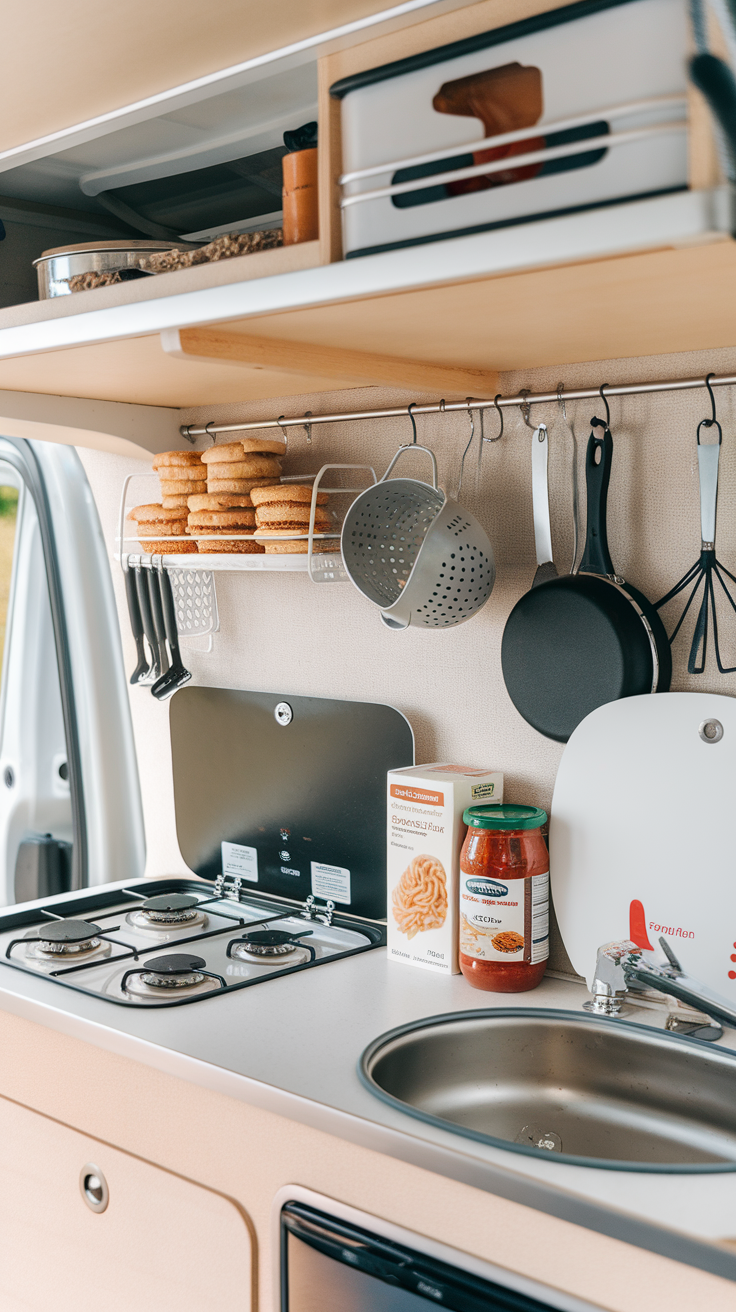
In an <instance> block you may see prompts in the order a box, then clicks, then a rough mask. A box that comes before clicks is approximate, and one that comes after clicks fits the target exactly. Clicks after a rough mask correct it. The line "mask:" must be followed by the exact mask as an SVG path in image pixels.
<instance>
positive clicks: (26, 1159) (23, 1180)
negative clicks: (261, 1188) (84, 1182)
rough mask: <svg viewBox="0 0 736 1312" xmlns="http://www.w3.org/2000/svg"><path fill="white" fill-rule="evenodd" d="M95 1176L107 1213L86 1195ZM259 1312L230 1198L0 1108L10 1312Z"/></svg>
mask: <svg viewBox="0 0 736 1312" xmlns="http://www.w3.org/2000/svg"><path fill="white" fill-rule="evenodd" d="M165 1114H166V1112H165V1109H162V1115H164V1116H165ZM92 1166H94V1167H97V1168H98V1169H99V1170H100V1171H101V1172H102V1174H103V1176H104V1179H105V1181H106V1184H107V1189H108V1193H109V1200H108V1202H107V1206H106V1207H105V1210H104V1211H98V1212H95V1211H93V1210H92V1209H91V1208H90V1207H89V1205H88V1204H87V1202H86V1201H85V1199H84V1197H83V1194H82V1188H81V1187H80V1174H81V1173H82V1172H83V1170H84V1168H85V1167H86V1168H87V1172H86V1173H87V1174H88V1175H89V1174H91V1173H92V1172H91V1171H90V1170H89V1168H90V1167H92ZM89 1185H90V1186H91V1188H92V1189H93V1190H95V1188H96V1183H95V1181H94V1180H91V1181H89ZM96 1192H97V1194H100V1192H101V1191H100V1190H99V1189H97V1190H96ZM92 1201H95V1194H94V1193H93V1194H92ZM103 1202H104V1195H103ZM253 1306H254V1299H253V1297H252V1252H251V1237H250V1231H249V1228H248V1222H247V1220H246V1218H245V1216H244V1214H243V1213H242V1212H241V1211H240V1210H239V1208H238V1207H237V1206H236V1204H234V1203H233V1202H231V1200H230V1199H228V1198H225V1197H223V1195H221V1194H217V1193H214V1192H213V1191H212V1190H210V1189H205V1188H203V1187H202V1186H200V1185H197V1184H192V1183H191V1182H190V1181H188V1180H183V1179H181V1178H180V1177H179V1176H176V1175H172V1174H171V1173H170V1172H169V1171H164V1170H162V1169H161V1168H160V1167H157V1166H153V1165H152V1164H151V1163H150V1162H145V1161H142V1160H140V1159H139V1158H136V1157H131V1156H130V1155H129V1154H128V1153H125V1152H121V1151H119V1150H118V1149H116V1148H109V1147H107V1146H106V1145H105V1144H102V1143H100V1142H99V1141H98V1140H95V1139H89V1138H87V1137H86V1135H84V1134H79V1133H78V1132H77V1131H76V1130H70V1129H68V1127H67V1126H65V1125H59V1124H58V1123H57V1122H56V1121H52V1120H49V1119H48V1118H47V1117H46V1116H41V1115H39V1113H38V1112H33V1111H29V1110H28V1108H26V1107H21V1106H19V1105H18V1104H17V1103H12V1102H9V1101H7V1099H5V1098H0V1308H2V1312H48V1310H49V1309H50V1308H53V1309H54V1312H80V1309H82V1308H85V1309H86V1308H104V1312H131V1309H134V1308H140V1309H148V1308H155V1309H156V1312H181V1310H182V1308H192V1309H198V1310H201V1312H205V1310H206V1309H210V1308H228V1309H232V1312H250V1309H251V1308H252V1307H253Z"/></svg>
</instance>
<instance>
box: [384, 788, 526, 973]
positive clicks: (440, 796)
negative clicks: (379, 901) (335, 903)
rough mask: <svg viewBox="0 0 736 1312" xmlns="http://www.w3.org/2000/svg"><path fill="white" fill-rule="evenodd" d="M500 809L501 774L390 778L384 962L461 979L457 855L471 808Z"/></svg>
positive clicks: (458, 858)
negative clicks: (489, 806)
mask: <svg viewBox="0 0 736 1312" xmlns="http://www.w3.org/2000/svg"><path fill="white" fill-rule="evenodd" d="M502 801H503V774H501V773H500V771H498V770H487V769H481V768H479V767H476V766H470V765H447V764H443V763H440V762H437V763H434V764H430V765H416V766H407V767H406V768H403V769H400V770H390V771H389V774H388V808H387V815H388V835H387V844H386V846H387V863H386V868H387V874H388V898H387V902H388V912H387V915H388V929H387V941H388V955H389V957H390V958H391V959H392V960H393V961H403V962H405V963H406V964H407V965H409V966H421V967H422V968H423V969H424V970H436V971H439V972H440V973H441V974H443V975H457V974H458V973H459V967H458V961H457V915H458V911H457V907H458V875H459V862H460V849H461V847H462V845H463V838H464V837H465V825H464V824H463V812H464V810H465V808H466V807H468V806H478V805H480V804H481V803H483V802H502Z"/></svg>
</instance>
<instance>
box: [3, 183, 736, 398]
mask: <svg viewBox="0 0 736 1312" xmlns="http://www.w3.org/2000/svg"><path fill="white" fill-rule="evenodd" d="M731 204H732V196H731V192H730V190H729V189H728V188H725V187H720V188H716V189H713V190H703V191H684V192H681V193H678V194H675V195H670V196H662V197H658V198H656V199H652V200H646V201H637V202H632V203H628V204H621V205H616V206H611V207H608V208H606V209H603V210H600V211H597V212H595V213H582V214H573V215H565V216H564V217H561V218H557V219H547V220H544V221H542V222H538V223H534V224H526V225H521V226H519V227H512V228H506V229H503V230H500V231H496V232H490V233H480V234H476V235H473V236H468V237H462V238H457V239H454V240H452V241H445V242H435V243H432V244H428V245H426V246H415V247H412V248H411V249H408V250H400V251H391V252H387V253H384V254H380V255H374V256H367V257H364V258H361V259H355V260H349V261H345V262H340V263H334V264H328V265H321V266H320V265H318V260H319V250H318V244H317V243H308V244H305V245H304V246H292V247H288V248H283V249H279V250H273V251H265V252H261V253H259V254H255V255H249V256H245V257H241V258H240V259H236V260H231V261H222V262H221V263H220V264H216V265H206V266H199V267H198V268H194V269H190V270H184V271H179V272H175V273H168V274H161V275H158V276H157V277H155V278H150V279H144V280H140V281H137V282H132V283H128V284H124V285H122V286H119V287H111V288H103V289H100V290H97V291H92V292H82V293H78V294H76V295H75V296H70V297H62V298H59V300H58V302H42V303H40V304H33V305H28V306H18V307H14V308H13V309H9V310H5V311H2V312H0V389H3V388H4V389H8V390H10V391H24V392H39V393H46V394H49V393H51V394H56V395H60V396H77V397H89V398H95V399H106V400H114V401H128V402H138V403H144V404H147V405H151V406H179V407H182V406H198V405H208V404H214V403H216V402H223V401H248V400H254V399H264V398H268V397H271V396H283V395H287V394H293V395H298V394H300V393H304V392H308V391H311V392H314V391H323V390H324V391H327V390H330V389H344V388H345V387H350V386H365V385H366V384H377V385H381V384H383V385H389V386H393V387H404V388H406V389H408V390H415V391H419V390H422V391H424V392H430V393H436V394H437V395H438V396H441V395H447V396H451V395H454V396H463V397H464V396H467V395H476V396H493V395H494V392H495V390H497V380H496V371H497V370H510V369H519V368H532V367H535V366H539V365H551V364H567V363H573V362H577V361H580V360H595V359H607V358H612V357H625V356H629V357H631V356H640V355H651V354H660V353H667V352H673V351H685V350H699V349H706V348H708V349H714V348H717V347H720V346H730V345H733V344H734V329H733V290H732V289H733V286H734V278H736V245H735V244H734V242H733V240H732V239H731V235H730V234H731V227H732V217H731Z"/></svg>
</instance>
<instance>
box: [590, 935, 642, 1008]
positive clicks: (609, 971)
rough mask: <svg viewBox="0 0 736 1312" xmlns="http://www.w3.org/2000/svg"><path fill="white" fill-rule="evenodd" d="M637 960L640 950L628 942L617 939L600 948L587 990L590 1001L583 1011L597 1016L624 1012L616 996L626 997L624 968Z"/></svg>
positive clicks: (634, 944)
mask: <svg viewBox="0 0 736 1312" xmlns="http://www.w3.org/2000/svg"><path fill="white" fill-rule="evenodd" d="M640 956H641V948H640V947H638V946H637V944H636V943H633V942H632V941H631V939H617V940H614V941H613V942H611V943H604V944H603V945H602V946H601V947H599V949H598V956H597V959H596V963H595V974H594V976H593V984H592V986H591V990H590V991H591V993H592V995H593V997H592V999H591V1000H590V1002H584V1003H583V1008H584V1010H585V1011H592V1012H593V1014H594V1015H596V1016H621V1015H622V1014H623V1011H622V1007H621V1003H620V1001H619V998H618V996H617V995H618V994H619V993H626V976H625V974H624V964H625V963H627V962H631V961H632V960H638V959H639V957H640Z"/></svg>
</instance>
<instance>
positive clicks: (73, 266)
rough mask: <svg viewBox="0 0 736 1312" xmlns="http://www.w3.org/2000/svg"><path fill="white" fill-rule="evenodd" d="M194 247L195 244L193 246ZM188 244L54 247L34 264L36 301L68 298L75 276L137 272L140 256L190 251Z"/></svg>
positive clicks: (95, 243) (146, 242)
mask: <svg viewBox="0 0 736 1312" xmlns="http://www.w3.org/2000/svg"><path fill="white" fill-rule="evenodd" d="M194 244H195V245H197V244H198V243H194ZM191 246H192V243H191V242H175V241H154V240H153V239H146V240H144V241H91V242H82V243H81V245H78V246H57V247H55V248H54V249H53V250H50V251H44V252H43V255H41V256H39V258H38V259H37V260H34V261H33V267H34V268H35V270H36V273H37V274H38V296H39V300H42V301H45V300H48V298H49V297H51V296H68V295H70V288H69V279H70V278H73V277H74V275H75V274H77V273H109V272H117V271H118V270H120V269H137V268H138V261H139V260H140V258H141V256H144V255H149V254H150V253H151V252H152V251H174V250H189V249H190V248H191Z"/></svg>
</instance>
